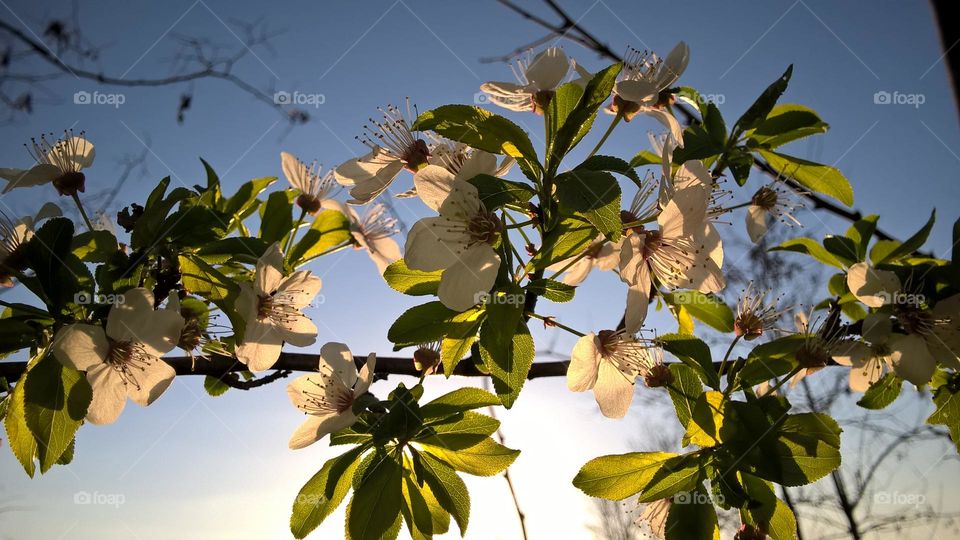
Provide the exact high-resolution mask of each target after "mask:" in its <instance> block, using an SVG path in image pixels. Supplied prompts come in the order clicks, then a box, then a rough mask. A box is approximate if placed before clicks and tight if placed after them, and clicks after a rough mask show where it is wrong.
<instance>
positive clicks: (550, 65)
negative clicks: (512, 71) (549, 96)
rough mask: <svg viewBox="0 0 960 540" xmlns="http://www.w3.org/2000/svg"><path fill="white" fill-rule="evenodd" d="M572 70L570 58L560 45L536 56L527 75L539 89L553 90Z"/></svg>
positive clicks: (528, 68) (532, 84) (531, 83)
mask: <svg viewBox="0 0 960 540" xmlns="http://www.w3.org/2000/svg"><path fill="white" fill-rule="evenodd" d="M569 71H570V60H568V59H567V55H566V53H564V52H563V49H561V48H560V47H550V48H549V49H545V50H544V51H542V52H541V53H540V54H538V55H537V56H535V57H534V59H533V61H532V62H530V65H529V66H528V67H527V70H526V73H525V74H526V76H527V81H529V82H530V85H531V86H533V87H535V88H536V89H537V90H553V89H554V88H556V87H557V86H558V85H559V84H560V82H561V81H563V78H564V77H566V76H567V73H568V72H569Z"/></svg>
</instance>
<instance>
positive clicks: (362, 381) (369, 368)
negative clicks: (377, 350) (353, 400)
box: [353, 353, 377, 397]
mask: <svg viewBox="0 0 960 540" xmlns="http://www.w3.org/2000/svg"><path fill="white" fill-rule="evenodd" d="M376 369H377V355H376V354H374V353H370V354H368V355H367V363H366V364H364V365H363V368H361V369H360V378H359V379H357V385H356V387H354V389H353V395H354V397H356V396H360V395H362V394H365V393H366V392H367V390H369V389H370V385H371V384H373V373H374V371H376Z"/></svg>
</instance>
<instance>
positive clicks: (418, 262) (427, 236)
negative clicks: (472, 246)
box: [403, 217, 470, 272]
mask: <svg viewBox="0 0 960 540" xmlns="http://www.w3.org/2000/svg"><path fill="white" fill-rule="evenodd" d="M454 228H459V229H461V230H462V232H461V233H460V234H454V233H451V232H450V231H451V230H452V229H454ZM469 240H470V237H469V234H467V232H466V230H465V229H464V227H463V223H462V222H460V221H457V220H452V219H447V218H444V217H432V218H424V219H421V220H420V221H418V222H416V223H414V224H413V227H411V228H410V232H409V233H407V244H406V246H405V247H404V251H403V253H404V260H405V261H406V263H407V267H409V268H411V269H413V270H423V271H425V272H432V271H435V270H443V269H445V268H449V267H450V266H452V265H453V264H455V263H456V262H457V260H458V256H459V252H460V251H461V250H462V249H464V248H465V246H466V245H467V243H468V242H469Z"/></svg>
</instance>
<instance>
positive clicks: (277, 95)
mask: <svg viewBox="0 0 960 540" xmlns="http://www.w3.org/2000/svg"><path fill="white" fill-rule="evenodd" d="M291 101H292V100H291V98H290V92H286V91H284V90H280V91H279V92H274V93H273V102H274V103H275V104H277V105H289V104H290V103H291Z"/></svg>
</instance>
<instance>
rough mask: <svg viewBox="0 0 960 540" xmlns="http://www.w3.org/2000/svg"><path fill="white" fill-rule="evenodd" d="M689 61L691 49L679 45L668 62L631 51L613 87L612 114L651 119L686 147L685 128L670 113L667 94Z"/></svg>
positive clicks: (653, 55)
mask: <svg viewBox="0 0 960 540" xmlns="http://www.w3.org/2000/svg"><path fill="white" fill-rule="evenodd" d="M689 61H690V48H689V47H687V44H686V43H684V42H682V41H681V42H680V43H678V44H677V45H676V47H674V48H673V50H672V51H670V54H668V55H667V58H666V60H661V59H660V58H659V57H658V56H657V55H656V54H653V53H649V52H640V51H638V50H636V49H630V51H628V53H627V56H626V58H624V65H623V71H621V73H620V80H619V81H617V83H616V84H615V85H614V87H613V94H614V98H613V105H612V106H611V108H610V110H611V112H615V113H619V114H621V115H622V116H623V119H624V120H626V121H628V122H629V121H630V120H632V119H633V117H634V116H636V115H637V114H638V113H643V114H646V115H649V116H652V117H653V118H655V119H656V120H657V121H659V122H660V123H661V124H663V125H664V126H666V127H667V129H669V130H670V136H671V137H672V139H673V142H674V144H676V145H677V146H680V147H682V146H683V128H682V127H681V126H680V123H679V122H677V119H676V118H674V116H673V114H672V113H671V112H670V111H669V110H667V105H668V104H669V98H670V96H669V95H666V94H665V91H666V90H668V89H669V88H670V87H671V86H672V85H673V84H674V83H675V82H677V79H679V78H680V75H681V74H683V72H684V70H685V69H687V63H688V62H689Z"/></svg>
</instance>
